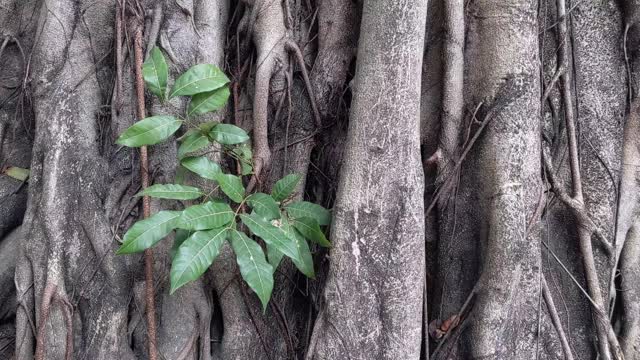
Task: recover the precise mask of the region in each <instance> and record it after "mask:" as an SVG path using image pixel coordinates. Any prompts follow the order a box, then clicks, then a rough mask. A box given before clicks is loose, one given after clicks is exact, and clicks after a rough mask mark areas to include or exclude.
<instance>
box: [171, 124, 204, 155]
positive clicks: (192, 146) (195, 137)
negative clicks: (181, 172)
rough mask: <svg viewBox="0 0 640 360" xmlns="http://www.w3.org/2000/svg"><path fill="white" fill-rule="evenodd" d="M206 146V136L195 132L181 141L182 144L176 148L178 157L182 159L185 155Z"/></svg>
mask: <svg viewBox="0 0 640 360" xmlns="http://www.w3.org/2000/svg"><path fill="white" fill-rule="evenodd" d="M207 145H209V137H208V136H207V134H206V133H205V134H203V133H202V132H200V131H198V130H196V131H194V132H193V133H191V134H189V135H187V136H186V137H185V138H184V139H183V140H182V144H180V147H179V148H178V157H179V158H182V157H184V156H185V155H186V154H188V153H190V152H194V151H198V150H200V149H202V148H203V147H205V146H207Z"/></svg>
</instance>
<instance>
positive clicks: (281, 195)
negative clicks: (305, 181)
mask: <svg viewBox="0 0 640 360" xmlns="http://www.w3.org/2000/svg"><path fill="white" fill-rule="evenodd" d="M299 181H300V175H298V174H289V175H287V176H285V177H283V178H282V179H280V180H278V181H277V182H276V184H275V185H273V189H271V196H273V198H274V199H275V201H283V200H285V199H286V198H288V197H289V195H291V193H293V190H295V189H296V185H298V182H299Z"/></svg>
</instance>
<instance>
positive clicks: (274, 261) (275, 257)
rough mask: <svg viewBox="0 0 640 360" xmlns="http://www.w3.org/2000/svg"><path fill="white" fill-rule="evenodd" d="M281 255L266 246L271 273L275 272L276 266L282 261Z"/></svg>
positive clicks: (272, 247)
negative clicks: (271, 268)
mask: <svg viewBox="0 0 640 360" xmlns="http://www.w3.org/2000/svg"><path fill="white" fill-rule="evenodd" d="M283 256H284V254H283V253H281V252H280V251H278V249H276V248H275V247H274V246H272V245H269V244H267V260H268V261H269V264H271V266H272V267H273V272H276V269H277V268H278V265H280V261H282V257H283Z"/></svg>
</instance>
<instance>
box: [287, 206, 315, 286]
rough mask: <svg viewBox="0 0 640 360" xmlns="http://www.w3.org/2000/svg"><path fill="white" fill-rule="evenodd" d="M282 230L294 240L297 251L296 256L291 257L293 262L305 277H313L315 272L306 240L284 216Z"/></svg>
mask: <svg viewBox="0 0 640 360" xmlns="http://www.w3.org/2000/svg"><path fill="white" fill-rule="evenodd" d="M281 228H282V231H284V233H285V234H286V235H287V236H288V237H289V238H290V239H292V240H293V241H295V244H296V249H297V251H298V257H297V258H295V259H291V260H292V261H293V264H294V265H295V266H296V267H297V268H298V270H300V272H302V273H303V274H305V275H306V276H307V277H310V278H314V277H315V276H316V275H315V272H314V271H313V257H312V256H311V251H310V250H309V244H307V241H306V240H305V239H304V237H302V235H300V233H298V232H297V231H296V229H294V227H293V226H291V224H290V223H289V220H287V219H286V218H284V219H282V227H281Z"/></svg>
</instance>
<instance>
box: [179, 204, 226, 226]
mask: <svg viewBox="0 0 640 360" xmlns="http://www.w3.org/2000/svg"><path fill="white" fill-rule="evenodd" d="M233 217H234V213H233V211H232V210H231V208H230V207H229V205H227V204H223V203H219V202H211V201H209V202H207V203H204V204H202V205H193V206H189V207H188V208H186V209H184V210H183V211H182V217H181V218H180V222H179V223H178V227H179V228H181V229H185V230H209V229H215V228H219V227H222V226H224V225H227V224H228V223H230V222H231V221H232V220H233Z"/></svg>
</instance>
